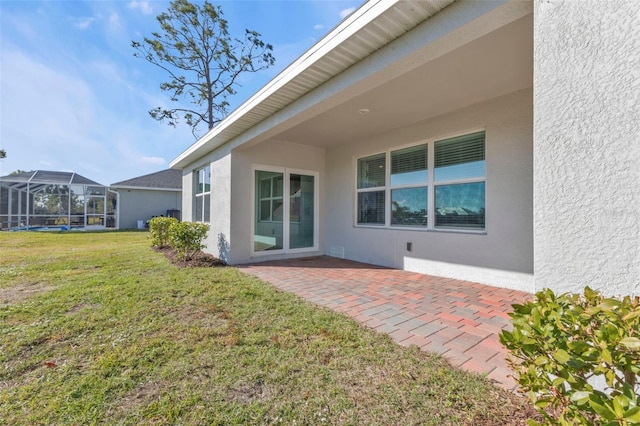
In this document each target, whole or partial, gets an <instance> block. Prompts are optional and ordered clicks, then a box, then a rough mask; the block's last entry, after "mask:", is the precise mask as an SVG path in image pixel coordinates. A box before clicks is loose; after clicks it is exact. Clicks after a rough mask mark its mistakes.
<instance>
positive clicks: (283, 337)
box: [0, 232, 530, 425]
mask: <svg viewBox="0 0 640 426" xmlns="http://www.w3.org/2000/svg"><path fill="white" fill-rule="evenodd" d="M147 235H148V234H147V233H144V232H105V233H81V232H78V233H69V232H67V233H46V232H42V233H37V232H15V233H14V232H0V424H29V425H32V424H91V423H107V424H154V425H157V424H183V425H195V424H220V425H234V424H238V425H253V424H260V425H262V424H286V425H293V424H297V425H309V424H314V425H315V424H350V425H363V424H367V425H370V424H379V425H401V424H402V425H409V424H433V425H449V424H451V425H453V424H465V425H500V424H521V422H522V417H523V413H526V412H530V409H529V408H528V407H526V406H525V404H524V402H522V401H520V400H519V399H518V398H516V397H515V396H514V395H511V394H509V393H507V392H504V391H502V390H500V389H498V388H496V387H494V386H493V385H491V384H490V383H489V382H488V381H487V380H485V379H484V378H482V377H480V376H477V375H472V374H468V373H465V372H463V371H460V370H457V369H453V368H451V367H450V366H449V365H448V364H447V363H446V361H444V360H443V359H442V358H440V357H438V356H432V355H429V354H426V353H422V352H420V351H419V350H417V349H416V348H403V347H400V346H398V345H396V344H395V343H393V342H392V341H391V340H390V339H389V338H388V337H387V336H385V335H381V334H378V333H375V332H373V331H371V330H369V329H366V328H364V327H362V326H360V325H358V324H357V323H356V322H354V321H353V320H351V319H349V318H347V317H345V316H342V315H340V314H337V313H334V312H331V311H329V310H327V309H323V308H318V307H316V306H314V305H312V304H310V303H307V302H305V301H303V300H301V299H299V298H298V297H296V296H293V295H291V294H286V293H283V292H281V291H278V290H276V289H274V288H273V287H271V286H270V285H268V284H266V283H264V282H261V281H259V280H258V279H256V278H253V277H251V276H248V275H245V274H243V273H241V272H239V271H238V270H237V269H236V268H231V267H224V268H177V267H176V266H174V265H172V264H171V263H170V262H169V261H168V260H167V259H166V258H165V257H164V256H163V255H162V254H161V253H158V252H155V251H154V250H152V249H151V248H150V246H149V240H148V239H147ZM524 416H525V417H526V415H524Z"/></svg>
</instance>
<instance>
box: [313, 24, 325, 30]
mask: <svg viewBox="0 0 640 426" xmlns="http://www.w3.org/2000/svg"><path fill="white" fill-rule="evenodd" d="M313 29H314V30H316V31H317V30H324V25H322V24H316V25H314V26H313Z"/></svg>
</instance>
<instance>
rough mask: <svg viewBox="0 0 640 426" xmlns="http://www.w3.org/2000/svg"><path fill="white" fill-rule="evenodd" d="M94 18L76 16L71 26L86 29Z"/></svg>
mask: <svg viewBox="0 0 640 426" xmlns="http://www.w3.org/2000/svg"><path fill="white" fill-rule="evenodd" d="M95 20H96V19H95V18H92V17H84V18H77V19H75V20H74V21H75V22H74V23H73V26H74V27H76V28H78V29H79V30H86V29H87V28H89V27H90V26H91V24H92V23H93V21H95Z"/></svg>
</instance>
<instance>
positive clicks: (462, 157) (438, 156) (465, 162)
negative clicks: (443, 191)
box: [434, 132, 485, 182]
mask: <svg viewBox="0 0 640 426" xmlns="http://www.w3.org/2000/svg"><path fill="white" fill-rule="evenodd" d="M484 138H485V134H484V132H478V133H473V134H470V135H464V136H459V137H456V138H451V139H445V140H441V141H437V142H436V143H435V147H434V157H435V158H434V180H435V181H436V182H442V181H448V180H456V179H471V178H480V177H484V175H485V152H484V145H485V144H484Z"/></svg>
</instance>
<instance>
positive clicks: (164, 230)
mask: <svg viewBox="0 0 640 426" xmlns="http://www.w3.org/2000/svg"><path fill="white" fill-rule="evenodd" d="M176 223H178V219H176V218H173V217H154V218H153V219H151V220H150V221H149V233H150V234H151V235H150V237H151V245H152V246H155V247H165V246H168V245H169V242H170V241H169V228H171V225H173V224H176Z"/></svg>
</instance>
